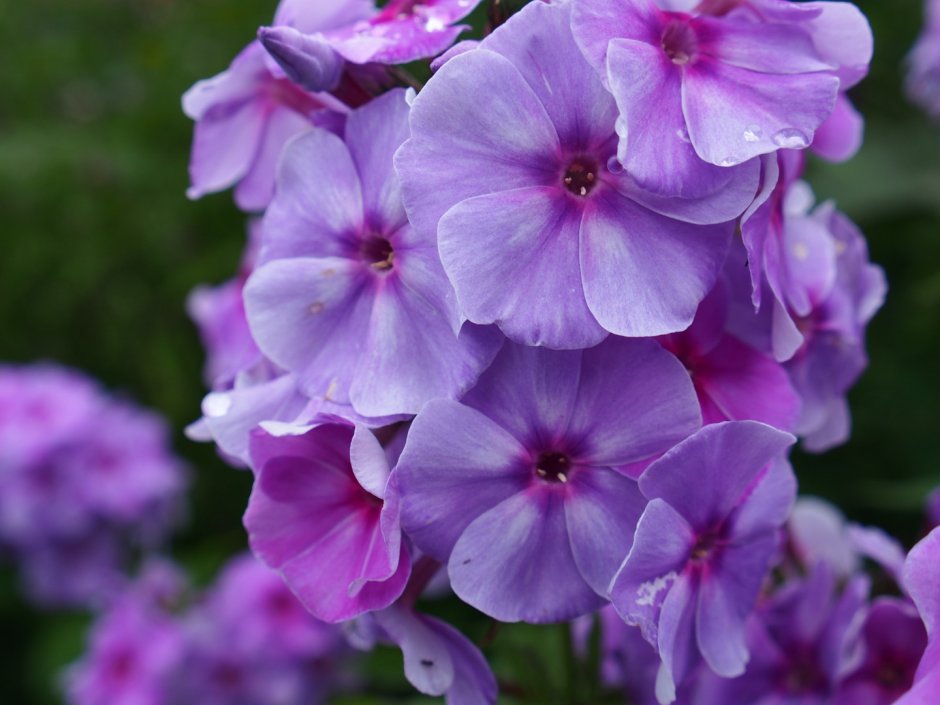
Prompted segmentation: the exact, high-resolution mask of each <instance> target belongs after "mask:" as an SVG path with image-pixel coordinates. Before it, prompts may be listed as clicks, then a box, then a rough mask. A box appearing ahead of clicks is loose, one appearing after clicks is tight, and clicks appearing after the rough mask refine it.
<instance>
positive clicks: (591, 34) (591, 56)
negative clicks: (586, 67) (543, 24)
mask: <svg viewBox="0 0 940 705" xmlns="http://www.w3.org/2000/svg"><path fill="white" fill-rule="evenodd" d="M572 4H573V10H572V15H571V30H572V32H573V34H574V38H575V40H576V41H577V42H578V46H579V47H580V48H581V51H582V52H583V53H584V57H585V58H586V59H587V60H588V63H590V64H591V66H592V67H593V68H594V70H595V71H596V72H597V74H598V75H599V76H600V77H601V78H602V79H603V80H604V81H606V80H607V75H608V73H607V51H608V49H609V47H610V44H611V40H613V39H615V38H625V39H635V40H639V41H641V42H644V43H646V44H653V45H655V44H657V43H658V42H659V41H661V38H660V36H658V33H657V32H658V30H660V27H659V26H658V22H657V19H656V16H657V14H658V13H657V7H656V3H655V2H654V1H653V0H638V1H636V2H623V0H592V1H591V2H576V3H572Z"/></svg>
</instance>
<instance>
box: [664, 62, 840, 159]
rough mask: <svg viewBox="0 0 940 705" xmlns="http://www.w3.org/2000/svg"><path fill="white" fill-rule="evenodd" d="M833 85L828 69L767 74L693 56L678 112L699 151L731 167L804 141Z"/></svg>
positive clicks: (829, 101) (824, 112) (828, 104)
mask: <svg viewBox="0 0 940 705" xmlns="http://www.w3.org/2000/svg"><path fill="white" fill-rule="evenodd" d="M838 89H839V79H837V78H836V77H835V76H833V75H831V74H829V73H807V74H797V75H787V74H767V73H758V72H755V71H749V70H748V69H741V68H737V67H734V66H729V65H726V64H721V63H718V62H714V61H699V62H698V63H696V64H695V65H694V66H691V67H687V69H686V73H685V77H684V79H683V84H682V112H683V114H684V115H685V117H686V122H687V125H688V129H689V134H690V136H691V138H692V144H693V145H694V146H695V151H696V152H697V153H698V154H699V156H701V157H702V159H704V160H705V161H707V162H710V163H712V164H718V165H721V166H733V165H735V164H740V163H741V162H744V161H747V160H748V159H752V158H754V157H756V156H758V155H760V154H765V153H767V152H773V151H776V150H778V149H780V148H787V149H802V148H804V147H807V146H809V144H810V143H811V142H812V141H813V134H814V133H815V131H816V128H818V127H819V126H820V125H821V124H822V122H823V121H824V120H825V119H826V118H827V117H828V116H829V114H830V113H831V112H832V108H833V106H834V105H835V100H836V94H837V93H838Z"/></svg>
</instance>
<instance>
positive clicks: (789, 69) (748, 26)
mask: <svg viewBox="0 0 940 705" xmlns="http://www.w3.org/2000/svg"><path fill="white" fill-rule="evenodd" d="M695 30H696V33H697V34H698V35H699V41H700V50H701V51H702V53H703V54H707V55H708V57H709V59H713V60H716V61H719V62H721V63H723V64H727V65H729V66H735V67H737V68H742V69H749V70H751V71H756V72H759V73H763V74H766V75H768V76H773V75H775V74H808V73H813V72H816V71H828V70H831V69H833V68H835V65H834V64H832V63H829V62H827V61H826V60H825V59H824V58H823V57H822V56H820V54H819V53H817V48H816V46H815V45H814V44H813V41H812V38H811V36H810V33H809V32H807V31H806V28H805V27H803V26H801V25H799V24H797V23H795V22H786V23H785V22H761V23H760V25H759V26H755V23H754V22H752V21H750V20H745V19H737V18H734V17H727V16H726V17H698V18H696V20H695ZM771 80H773V79H771Z"/></svg>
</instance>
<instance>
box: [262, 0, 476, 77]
mask: <svg viewBox="0 0 940 705" xmlns="http://www.w3.org/2000/svg"><path fill="white" fill-rule="evenodd" d="M479 4H480V0H391V1H390V2H388V3H386V4H385V6H384V7H382V8H381V9H379V10H378V11H377V12H375V13H373V14H371V16H369V17H366V18H360V19H357V20H356V21H354V22H350V23H348V24H346V25H343V26H339V27H335V28H331V29H328V30H326V31H316V32H311V33H304V32H301V31H298V30H297V29H295V28H294V27H290V26H274V27H262V28H261V30H260V32H259V37H260V39H261V42H262V44H264V46H265V48H266V49H267V50H268V52H269V53H270V54H271V56H272V57H274V59H275V60H276V61H277V62H278V63H279V64H280V65H281V67H282V68H283V69H284V71H285V72H286V73H287V74H288V76H290V77H291V78H292V79H293V80H294V81H296V82H297V83H299V84H301V85H303V86H304V87H305V88H307V89H309V90H313V91H320V90H330V89H332V88H333V87H334V86H335V85H336V83H337V82H338V80H339V77H340V74H341V73H342V70H343V62H344V61H348V62H350V63H352V64H367V63H375V64H406V63H409V62H411V61H416V60H418V59H426V58H429V57H432V56H437V55H438V54H440V53H441V52H443V51H444V50H446V49H447V48H448V47H450V45H451V44H453V43H454V41H455V40H456V39H457V37H458V36H459V35H460V33H461V32H463V31H464V30H465V29H468V25H459V24H456V23H457V22H459V21H460V20H462V19H463V18H465V17H466V16H467V15H469V14H470V13H471V12H472V11H473V9H474V8H475V7H476V6H477V5H479Z"/></svg>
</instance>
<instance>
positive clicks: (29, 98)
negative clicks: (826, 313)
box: [0, 0, 940, 705]
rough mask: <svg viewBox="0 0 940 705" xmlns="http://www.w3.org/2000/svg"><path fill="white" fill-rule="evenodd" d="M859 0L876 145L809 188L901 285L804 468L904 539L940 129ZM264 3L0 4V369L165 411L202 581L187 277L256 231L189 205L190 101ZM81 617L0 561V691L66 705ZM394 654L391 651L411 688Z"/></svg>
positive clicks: (900, 4)
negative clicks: (848, 437) (62, 680)
mask: <svg viewBox="0 0 940 705" xmlns="http://www.w3.org/2000/svg"><path fill="white" fill-rule="evenodd" d="M321 1H324V0H311V2H321ZM858 4H859V5H860V6H861V7H862V9H863V10H864V11H865V12H866V13H867V14H868V16H869V17H870V19H871V21H872V25H873V27H874V31H875V37H876V56H875V61H874V64H873V67H872V74H871V76H870V77H869V79H868V80H867V81H866V82H865V83H863V84H862V85H861V86H860V87H859V88H857V89H855V91H853V97H854V99H855V101H856V104H857V106H858V107H859V109H860V110H861V111H862V112H863V113H864V114H865V115H866V117H867V120H868V134H867V140H866V144H865V147H864V148H863V150H862V152H861V153H860V154H859V155H858V157H856V159H855V160H854V161H852V162H851V163H849V164H847V165H840V166H833V165H826V164H821V163H818V162H814V163H813V165H812V166H811V171H810V174H809V178H810V180H811V182H812V183H813V186H814V188H815V189H816V192H817V194H818V195H819V196H820V198H828V197H833V198H835V199H836V200H837V201H838V203H839V205H840V207H841V208H842V209H843V210H844V211H846V212H847V213H848V214H849V215H850V216H851V217H852V218H853V219H854V220H855V221H856V222H857V223H858V224H859V225H860V226H861V228H862V229H863V231H864V232H865V233H866V234H867V235H868V237H869V240H870V246H871V252H872V257H873V259H874V260H875V261H877V262H879V263H881V264H882V265H883V266H884V267H885V269H886V270H887V273H888V279H889V281H890V285H891V292H890V295H889V298H888V303H887V305H886V306H885V307H884V309H883V310H882V311H881V313H880V314H879V315H878V317H877V318H876V320H875V322H874V324H873V325H872V327H871V333H870V344H869V350H870V355H871V360H872V365H871V368H870V370H869V372H868V373H867V374H866V375H865V377H864V378H863V379H862V381H861V383H860V384H859V385H858V387H857V388H856V389H855V390H854V391H853V393H852V395H851V402H852V407H853V412H854V416H855V427H854V434H853V438H852V441H851V442H850V443H849V444H848V445H846V446H844V447H842V448H839V449H837V450H835V451H832V452H830V453H828V454H826V455H824V456H820V457H810V456H798V457H797V459H796V466H797V469H798V471H799V474H800V479H801V482H802V490H803V491H804V492H805V493H812V494H817V495H821V496H825V497H827V498H829V499H831V500H833V501H835V502H836V503H837V504H838V505H839V506H840V507H842V509H843V510H844V511H845V512H846V513H847V514H848V515H849V516H850V517H852V518H853V519H856V520H858V521H862V522H867V523H877V524H880V525H883V526H885V527H886V528H888V529H889V530H891V531H892V532H893V533H895V534H896V535H897V536H899V537H900V538H902V539H903V540H904V541H905V542H907V543H909V542H911V541H913V540H914V539H915V538H916V536H917V534H918V532H919V530H920V528H921V502H922V499H923V495H924V494H925V492H926V491H927V490H928V489H929V488H930V487H932V486H933V485H935V484H940V460H938V455H940V453H938V448H937V440H938V435H940V433H938V427H940V411H938V409H937V401H938V400H940V372H938V370H937V369H936V368H937V361H938V360H940V126H937V125H932V124H930V123H929V121H928V120H927V119H926V118H925V117H924V116H922V115H921V114H920V113H919V112H918V111H917V110H916V109H915V108H913V107H911V106H910V105H909V104H908V103H907V102H906V100H905V98H904V97H903V93H902V90H901V81H902V76H903V59H904V56H905V54H906V53H907V51H908V49H909V48H910V46H911V44H912V43H913V41H914V38H915V36H916V34H917V32H918V31H919V28H920V23H921V12H922V8H921V4H920V2H919V0H892V1H891V2H883V1H881V2H879V1H878V0H860V2H859V3H858ZM273 9H274V2H273V0H272V1H271V2H265V1H263V0H195V1H189V2H186V1H184V0H72V1H66V0H30V1H29V2H23V3H13V2H6V3H4V6H3V7H2V11H0V47H2V49H0V51H2V55H0V58H2V60H0V360H4V361H12V362H27V361H31V360H35V359H51V360H57V361H60V362H62V363H64V364H67V365H72V366H75V367H78V368H81V369H83V370H86V371H87V372H89V373H91V374H92V375H95V376H96V377H99V378H100V379H102V380H103V381H104V382H105V383H106V384H107V385H108V386H110V387H112V388H116V389H119V390H124V391H126V392H127V393H129V394H131V395H132V396H133V397H135V398H136V399H138V400H139V401H140V402H141V403H143V404H146V405H148V406H152V407H154V408H156V409H158V410H160V411H161V412H163V413H164V414H166V415H167V416H168V417H169V419H170V421H171V423H172V424H173V426H174V428H175V429H176V430H177V431H178V432H179V433H177V437H176V444H177V448H178V450H179V452H180V454H181V455H182V456H184V457H185V458H187V460H188V461H189V463H190V464H191V466H192V467H193V469H194V491H193V494H192V497H191V506H192V510H191V516H190V520H189V523H188V524H187V526H186V528H185V529H184V530H183V532H182V533H181V535H180V537H179V540H178V541H177V543H176V544H175V547H174V553H175V555H176V556H177V557H178V558H179V559H180V560H182V561H183V563H184V564H185V565H186V566H187V567H189V568H190V570H192V571H193V574H194V575H195V577H196V579H197V580H207V579H208V578H209V577H211V575H212V574H213V573H214V572H215V570H216V569H217V567H218V566H219V564H220V563H221V562H222V561H223V560H224V558H225V557H226V556H228V555H231V554H232V553H235V552H236V551H238V550H240V549H241V548H243V547H244V545H245V539H244V534H243V531H242V529H241V524H240V516H241V511H242V509H243V507H244V503H245V501H246V498H247V494H248V490H249V480H248V477H247V476H246V475H245V474H243V473H238V472H235V471H232V470H230V469H229V468H227V467H226V466H224V465H223V464H222V463H221V462H220V461H219V460H218V459H217V458H216V457H215V455H214V453H213V451H212V450H211V448H209V447H207V446H199V445H196V444H194V443H190V442H189V441H187V440H186V439H185V438H183V436H182V434H181V432H180V431H181V429H182V428H183V426H184V425H185V424H187V423H188V422H189V421H191V420H193V419H194V418H195V417H196V416H197V414H198V409H199V401H200V398H201V396H202V394H203V385H202V379H201V365H202V352H201V348H200V345H199V342H198V340H197V337H196V334H195V330H194V329H193V327H192V326H191V324H190V323H189V321H188V319H187V318H186V315H185V313H184V311H183V302H184V299H185V296H186V294H187V292H188V291H189V290H190V289H191V288H192V287H193V286H195V285H196V284H198V283H200V282H212V283H215V282H220V281H222V280H224V279H226V278H228V277H229V276H230V275H231V274H232V273H233V271H234V269H235V267H236V264H237V262H238V259H239V255H240V252H241V248H242V244H243V241H244V228H245V222H244V218H243V216H242V215H241V214H240V213H239V212H238V211H237V210H236V209H235V207H234V205H233V204H232V202H231V199H230V197H229V195H228V194H219V195H216V196H211V197H208V198H205V199H203V200H201V201H198V202H190V201H188V200H187V199H186V197H185V195H184V191H185V188H186V185H187V172H186V165H187V161H188V150H189V144H190V137H191V124H190V123H189V121H188V120H187V119H186V118H185V117H184V116H183V114H182V112H181V111H180V107H179V99H180V95H181V94H182V93H183V91H184V90H185V89H186V88H188V87H189V86H190V85H191V84H192V83H193V82H195V81H196V80H198V79H200V78H204V77H207V76H210V75H213V74H215V73H217V72H218V71H221V70H222V69H224V68H225V66H226V65H227V64H228V62H229V61H230V60H231V58H232V57H233V56H234V55H235V54H236V52H237V51H238V50H239V49H240V48H241V47H242V46H243V45H244V44H245V43H246V42H247V41H249V40H250V39H251V37H252V36H253V33H254V30H255V28H256V27H257V26H258V25H260V24H263V23H265V22H267V21H269V19H270V17H271V15H272V13H273ZM468 618H469V615H465V616H464V618H463V620H461V621H464V620H466V619H468ZM86 621H87V620H86V618H85V617H83V616H82V615H54V616H50V615H44V614H41V613H38V612H35V611H33V610H31V609H30V608H29V607H28V606H26V605H25V604H24V603H23V602H22V601H21V600H20V599H19V597H18V594H17V586H16V582H15V576H14V574H13V573H12V571H11V570H10V569H9V568H0V624H2V631H0V635H2V644H0V651H2V654H0V655H2V657H0V683H3V695H2V696H0V701H2V702H3V703H11V704H12V703H16V704H17V705H31V704H33V703H56V702H60V700H59V698H58V697H57V695H56V688H57V685H56V680H55V679H56V673H57V671H58V670H59V669H60V668H61V667H62V666H63V665H64V664H65V663H67V662H69V661H71V660H73V659H74V658H76V657H77V656H78V654H79V653H80V651H81V645H82V640H83V638H84V637H83V629H84V626H85V624H86ZM482 629H485V625H482V626H478V627H473V628H471V631H474V632H477V633H479V631H480V630H482ZM539 633H540V634H542V633H545V632H539ZM547 633H548V634H549V636H548V638H546V639H544V640H541V641H542V643H541V644H540V648H544V649H549V653H551V650H552V649H555V652H556V653H557V649H560V648H562V647H561V646H560V643H561V641H562V640H560V639H556V638H555V636H552V635H556V634H558V632H553V631H551V630H548V632H547ZM504 634H506V635H505V636H504V635H502V634H501V636H500V640H502V642H503V644H504V646H503V647H501V649H500V652H501V653H500V654H496V657H497V658H498V659H500V660H502V659H504V658H510V656H508V654H514V653H517V652H518V653H520V654H523V655H522V656H520V657H519V659H521V660H522V661H523V662H524V661H525V659H526V657H525V655H524V651H525V649H524V648H523V646H522V645H524V644H526V643H530V644H531V643H532V641H533V637H532V632H531V631H530V630H528V629H526V628H513V630H512V631H511V633H510V630H504ZM556 641H557V642H558V644H555V642H556ZM517 647H518V648H517ZM393 656H394V655H391V654H386V655H383V656H380V658H379V660H380V661H381V660H383V659H384V660H385V661H389V663H390V664H391V665H390V668H391V672H392V673H394V674H395V678H396V679H397V680H398V681H399V682H400V683H403V681H401V680H400V678H401V677H400V675H399V673H400V672H399V671H397V669H398V668H400V666H399V665H398V663H400V662H396V661H395V658H397V657H394V658H393ZM517 665H518V664H517ZM527 667H529V666H527V665H526V663H522V665H521V666H518V668H523V669H524V668H527ZM532 667H533V668H536V669H537V668H538V666H537V665H536V666H532ZM517 670H518V669H517ZM382 672H384V669H383V670H382ZM377 677H379V679H380V680H381V677H380V676H377ZM552 682H554V681H553V679H551V678H550V679H548V680H546V683H549V684H551V683H552ZM396 690H397V691H400V692H405V691H404V690H402V689H401V686H399V687H398V688H396ZM546 697H549V696H546ZM557 697H558V698H562V699H560V700H558V702H567V701H566V700H564V697H565V696H564V695H558V696H557ZM409 700H410V698H409ZM362 702H366V701H362ZM369 702H373V701H369ZM374 702H378V701H374ZM422 702H423V701H422ZM545 702H549V701H548V700H545Z"/></svg>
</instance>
